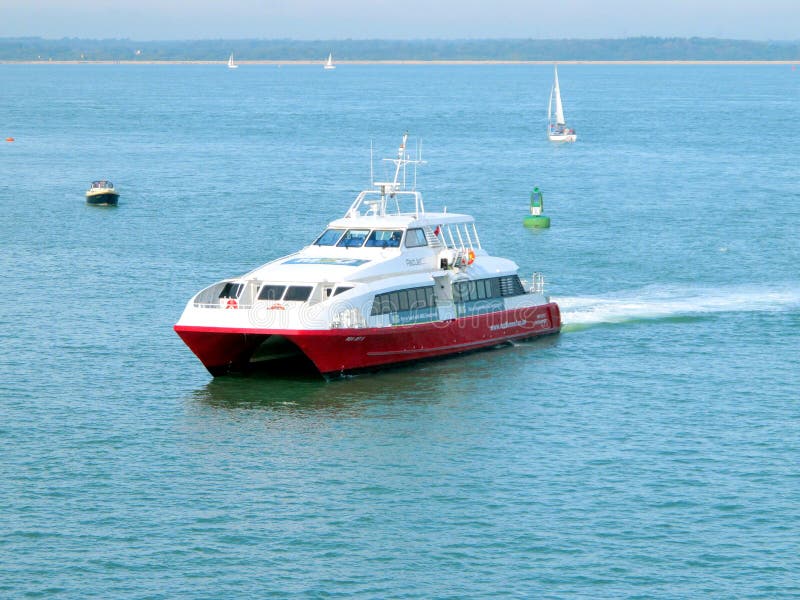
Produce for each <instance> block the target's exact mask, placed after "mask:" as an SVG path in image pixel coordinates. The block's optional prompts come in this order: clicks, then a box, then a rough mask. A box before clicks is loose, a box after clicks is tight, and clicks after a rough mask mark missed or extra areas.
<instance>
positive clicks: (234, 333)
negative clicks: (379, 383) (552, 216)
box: [175, 302, 561, 376]
mask: <svg viewBox="0 0 800 600" xmlns="http://www.w3.org/2000/svg"><path fill="white" fill-rule="evenodd" d="M560 329H561V316H560V312H559V309H558V305H557V304H555V303H554V302H551V303H549V304H546V305H543V306H537V307H528V308H521V309H515V310H510V311H502V312H493V313H486V314H483V315H475V316H472V317H464V318H462V319H452V320H449V321H437V322H433V323H425V324H420V325H404V326H396V327H392V328H368V329H338V330H327V331H326V330H316V331H314V330H306V331H304V330H286V329H259V328H247V329H235V328H231V329H225V328H216V329H211V328H206V327H197V326H181V325H176V326H175V330H176V331H177V333H178V335H179V336H180V337H181V339H182V340H183V341H184V342H185V343H186V345H187V346H189V348H190V349H191V350H192V351H193V352H194V353H195V355H196V356H197V357H198V358H199V359H200V361H201V362H202V363H203V365H204V366H205V367H206V369H208V371H209V372H210V373H211V374H212V375H215V376H216V375H227V374H232V373H247V372H248V371H249V370H251V369H252V368H254V366H255V365H257V364H258V363H259V362H266V361H268V360H270V359H274V360H279V359H283V358H286V356H285V354H283V353H280V352H277V353H275V354H274V355H273V356H270V355H269V354H267V355H265V356H262V357H260V358H259V359H258V360H255V361H254V360H253V357H254V355H255V354H256V352H257V351H258V349H259V348H260V347H261V346H262V345H264V344H265V342H266V343H269V341H271V340H270V338H273V337H275V336H279V337H281V338H283V340H285V341H286V342H288V343H290V344H292V345H293V346H294V347H295V348H296V350H297V354H298V355H299V354H300V353H302V354H303V355H304V356H305V357H307V358H308V359H309V360H310V361H311V362H312V363H313V365H314V367H315V368H316V369H317V370H318V371H319V372H320V373H321V374H322V375H325V376H337V375H343V374H348V373H355V372H361V371H368V370H372V369H380V368H382V367H387V366H392V365H402V364H406V363H415V362H419V361H423V360H429V359H433V358H441V357H444V356H448V355H452V354H463V353H466V352H472V351H474V350H480V349H485V348H491V347H493V346H499V345H502V344H507V343H510V342H514V341H522V340H526V339H531V338H535V337H539V336H544V335H550V334H556V333H558V332H559V331H560ZM279 347H280V348H282V349H283V350H284V351H285V345H281V346H279ZM273 357H274V358H273Z"/></svg>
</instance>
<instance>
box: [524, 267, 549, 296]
mask: <svg viewBox="0 0 800 600" xmlns="http://www.w3.org/2000/svg"><path fill="white" fill-rule="evenodd" d="M522 284H523V285H526V284H527V286H526V287H527V288H528V293H530V294H544V273H540V272H539V271H536V272H534V273H533V274H532V275H531V280H530V282H527V281H523V282H522Z"/></svg>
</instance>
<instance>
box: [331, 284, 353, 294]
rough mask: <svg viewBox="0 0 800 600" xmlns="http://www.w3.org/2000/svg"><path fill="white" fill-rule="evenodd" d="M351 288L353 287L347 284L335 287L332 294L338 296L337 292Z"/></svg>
mask: <svg viewBox="0 0 800 600" xmlns="http://www.w3.org/2000/svg"><path fill="white" fill-rule="evenodd" d="M352 289H353V288H352V287H347V286H341V287H337V288H336V289H335V290H333V295H334V296H338V295H339V294H341V293H343V292H346V291H348V290H352Z"/></svg>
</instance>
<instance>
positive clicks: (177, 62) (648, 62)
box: [0, 60, 800, 67]
mask: <svg viewBox="0 0 800 600" xmlns="http://www.w3.org/2000/svg"><path fill="white" fill-rule="evenodd" d="M236 63H237V64H238V65H243V66H258V65H267V66H269V65H272V66H287V67H289V66H308V65H320V66H321V65H322V64H323V61H320V60H237V61H236ZM555 63H557V64H559V65H797V64H800V60H558V61H555V60H337V61H336V65H337V66H346V65H420V66H425V65H468V66H469V65H475V66H479V65H552V64H555ZM0 64H2V65H218V66H224V65H225V64H227V61H225V60H0Z"/></svg>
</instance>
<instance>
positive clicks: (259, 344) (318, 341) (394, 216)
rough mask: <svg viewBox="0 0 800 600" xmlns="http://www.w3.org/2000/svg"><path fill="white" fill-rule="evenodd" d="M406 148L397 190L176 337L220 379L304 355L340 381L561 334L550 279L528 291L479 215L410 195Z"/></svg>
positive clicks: (212, 304)
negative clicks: (495, 252)
mask: <svg viewBox="0 0 800 600" xmlns="http://www.w3.org/2000/svg"><path fill="white" fill-rule="evenodd" d="M406 142H407V135H405V136H403V142H402V144H401V146H400V149H399V152H398V156H397V158H394V159H385V160H389V161H390V162H392V163H394V165H395V173H394V180H393V181H391V182H376V183H374V184H373V186H372V189H369V190H365V191H362V192H361V193H360V194H358V196H357V197H356V199H355V201H354V202H353V204H352V205H351V206H350V208H349V209H348V211H347V213H346V214H345V215H344V217H343V218H341V219H337V220H335V221H333V222H331V223H330V224H329V225H328V227H327V228H326V229H325V230H324V231H323V232H322V234H320V235H319V236H318V237H317V238H316V239H315V240H314V241H313V242H312V243H311V244H310V245H308V246H306V247H305V248H303V249H302V250H300V251H299V252H297V253H295V254H291V255H289V256H284V257H282V258H279V259H277V260H273V261H272V262H269V263H267V264H265V265H263V266H260V267H258V268H257V269H255V270H253V271H250V272H249V273H246V274H244V275H242V276H240V277H233V278H229V279H225V280H224V281H220V282H218V283H215V284H213V285H211V286H210V287H207V288H206V289H204V290H202V291H201V292H199V293H198V294H197V295H195V296H194V298H192V299H191V300H189V302H188V304H187V305H186V308H185V310H184V312H183V314H182V315H181V318H180V320H179V321H178V323H177V324H176V325H175V331H176V332H177V333H178V335H179V336H180V337H181V339H183V341H184V342H185V343H186V345H187V346H189V348H190V349H191V350H192V351H193V352H194V353H195V355H197V357H198V358H199V359H200V361H201V362H202V363H203V365H204V366H205V367H206V368H207V369H208V371H209V372H210V373H211V374H212V375H214V376H217V375H225V374H229V373H242V372H247V371H249V370H250V369H251V368H252V367H253V366H254V365H258V364H259V363H268V362H271V361H277V360H282V361H285V360H290V361H291V360H295V359H298V360H302V356H305V357H306V358H307V359H308V360H310V362H311V363H313V366H314V367H315V368H316V370H317V371H319V372H320V373H321V374H322V375H324V376H326V377H327V376H331V375H333V376H336V375H341V374H345V373H349V372H354V371H362V370H372V369H377V368H380V367H385V366H388V365H394V364H398V363H406V362H413V361H419V360H423V359H429V358H434V357H439V356H444V355H448V354H456V353H461V352H467V351H472V350H477V349H479V348H488V347H492V346H497V345H502V344H505V343H509V342H512V341H515V340H522V339H526V338H532V337H536V336H541V335H547V334H555V333H557V332H559V331H560V328H561V317H560V313H559V309H558V305H557V304H556V303H554V302H551V301H550V299H549V298H548V297H546V296H544V295H543V294H544V291H543V287H544V279H543V277H542V275H541V274H540V273H534V274H533V277H532V278H531V279H530V280H529V281H525V282H523V280H521V279H520V277H519V274H518V270H519V268H518V266H517V265H516V263H514V262H513V261H511V260H508V259H506V258H499V257H495V256H491V255H490V254H489V253H488V252H487V251H486V250H485V249H484V248H483V246H482V245H481V241H480V237H479V236H478V230H477V227H476V225H475V221H474V219H473V218H472V217H471V216H469V215H464V214H454V213H449V212H447V211H446V209H445V210H444V211H443V212H427V211H426V210H425V206H424V204H423V198H422V194H421V193H420V192H419V191H417V190H416V189H406V185H405V183H404V182H405V173H406V167H407V165H409V164H413V165H414V167H415V168H416V165H417V164H419V163H422V162H423V161H422V160H420V158H419V157H418V156H417V157H416V158H414V159H411V158H409V155H408V154H407V152H406ZM401 175H402V177H401ZM415 179H416V177H415ZM305 362H307V361H305Z"/></svg>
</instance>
